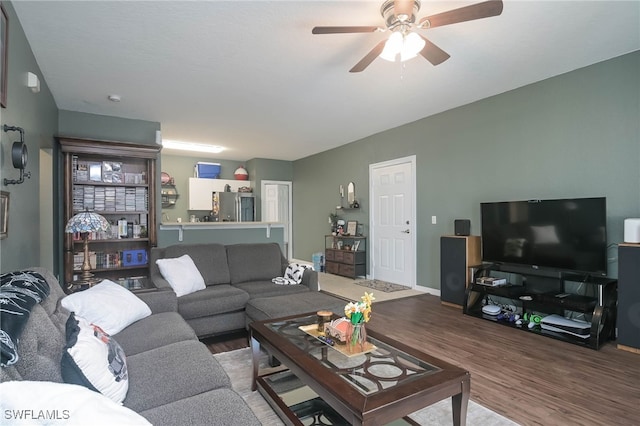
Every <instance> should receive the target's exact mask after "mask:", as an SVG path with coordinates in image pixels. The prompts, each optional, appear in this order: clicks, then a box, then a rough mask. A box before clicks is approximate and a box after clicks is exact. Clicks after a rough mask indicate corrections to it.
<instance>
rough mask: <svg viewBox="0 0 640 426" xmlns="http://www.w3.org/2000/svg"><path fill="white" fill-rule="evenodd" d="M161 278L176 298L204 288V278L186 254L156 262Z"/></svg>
mask: <svg viewBox="0 0 640 426" xmlns="http://www.w3.org/2000/svg"><path fill="white" fill-rule="evenodd" d="M156 264H157V265H158V269H160V273H161V274H162V277H163V278H164V279H165V280H167V282H168V283H169V285H170V286H171V288H172V289H173V291H175V292H176V295H177V296H178V297H180V296H184V295H186V294H191V293H193V292H196V291H198V290H203V289H205V288H206V286H205V284H204V278H202V274H201V273H200V271H198V268H197V267H196V264H195V263H193V259H191V257H190V256H189V255H188V254H185V255H183V256H180V257H175V258H169V259H158V260H156Z"/></svg>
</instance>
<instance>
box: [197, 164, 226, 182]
mask: <svg viewBox="0 0 640 426" xmlns="http://www.w3.org/2000/svg"><path fill="white" fill-rule="evenodd" d="M195 174H196V177H197V178H201V179H219V178H220V163H205V162H202V161H198V162H197V163H196V167H195Z"/></svg>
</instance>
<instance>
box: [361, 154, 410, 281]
mask: <svg viewBox="0 0 640 426" xmlns="http://www.w3.org/2000/svg"><path fill="white" fill-rule="evenodd" d="M369 180H370V195H371V200H372V209H371V213H370V215H371V217H370V219H369V223H370V234H371V235H370V239H371V240H370V241H371V256H372V258H371V263H370V264H371V265H372V276H373V278H375V279H378V280H383V281H388V282H392V283H396V284H402V285H406V286H408V287H411V288H413V287H414V286H415V284H416V266H415V258H416V238H415V235H416V232H415V228H416V227H415V221H416V218H415V216H416V213H415V204H416V196H415V188H416V183H415V156H411V157H406V158H401V159H397V160H392V161H387V162H384V163H378V164H372V165H370V166H369Z"/></svg>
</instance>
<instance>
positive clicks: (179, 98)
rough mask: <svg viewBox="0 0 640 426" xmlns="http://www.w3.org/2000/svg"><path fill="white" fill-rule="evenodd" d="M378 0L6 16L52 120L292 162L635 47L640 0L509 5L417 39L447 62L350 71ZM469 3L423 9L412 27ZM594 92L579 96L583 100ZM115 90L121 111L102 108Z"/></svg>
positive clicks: (37, 9) (129, 4)
mask: <svg viewBox="0 0 640 426" xmlns="http://www.w3.org/2000/svg"><path fill="white" fill-rule="evenodd" d="M381 3H382V0H378V1H237V0H236V1H211V0H210V1H195V2H187V1H121V2H116V1H67V2H65V1H40V2H39V1H24V0H14V1H13V6H14V8H15V10H16V12H17V15H18V17H19V20H20V22H21V24H22V27H23V28H24V31H25V33H26V35H27V38H28V40H29V43H30V45H31V48H32V49H33V53H34V55H35V57H36V59H37V61H38V65H39V66H40V69H41V71H42V73H43V75H44V79H45V80H46V82H47V84H48V85H49V88H50V90H51V92H52V94H53V97H54V98H55V102H56V104H57V106H58V108H60V109H64V110H71V111H81V112H88V113H94V114H103V115H112V116H118V117H126V118H134V119H143V120H152V121H158V122H160V123H161V124H162V136H163V138H166V139H178V140H187V141H195V142H202V143H210V144H214V145H223V146H225V147H227V148H228V149H227V151H225V152H224V153H222V154H217V155H215V158H219V159H233V160H238V161H244V160H247V159H251V158H273V159H282V160H295V159H299V158H303V157H306V156H308V155H311V154H314V153H317V152H321V151H325V150H327V149H330V148H333V147H336V146H340V145H343V144H346V143H349V142H352V141H355V140H358V139H361V138H364V137H366V136H369V135H372V134H375V133H378V132H380V131H383V130H385V129H389V128H393V127H397V126H401V125H403V124H406V123H409V122H412V121H415V120H418V119H420V118H423V117H427V116H430V115H433V114H436V113H439V112H442V111H446V110H448V109H451V108H455V107H457V106H460V105H464V104H468V103H470V102H474V101H477V100H479V99H482V98H486V97H489V96H492V95H496V94H499V93H503V92H506V91H509V90H512V89H515V88H517V87H521V86H524V85H527V84H530V83H533V82H536V81H540V80H543V79H546V78H549V77H552V76H555V75H559V74H562V73H566V72H568V71H571V70H574V69H578V68H581V67H585V66H587V65H591V64H594V63H597V62H601V61H603V60H607V59H610V58H613V57H616V56H620V55H623V54H625V53H629V52H632V51H636V50H638V49H640V2H639V1H637V0H633V1H631V0H626V1H584V0H582V1H577V0H572V1H523V0H517V1H516V0H507V1H505V2H504V10H503V12H502V15H501V16H497V17H492V18H487V19H481V20H476V21H471V22H464V23H459V24H455V25H450V26H444V27H438V28H433V29H430V30H423V31H421V34H423V35H424V36H426V37H427V38H428V39H429V40H431V41H432V42H433V43H435V44H436V45H438V46H439V47H440V48H442V49H443V50H445V51H446V52H447V53H449V54H450V55H451V58H450V59H449V60H448V61H446V62H444V63H442V64H441V65H438V66H433V65H431V64H430V63H429V62H427V61H426V60H425V59H423V58H422V57H417V58H416V59H413V60H411V61H408V62H406V63H404V64H403V65H400V64H398V63H390V62H386V61H384V60H382V59H380V58H378V59H376V60H375V61H374V62H373V63H372V64H371V65H370V66H369V68H367V69H366V70H365V71H364V72H362V73H355V74H354V73H349V72H348V71H349V69H350V68H351V67H352V66H353V65H355V64H356V63H357V62H358V61H359V60H360V59H361V58H362V57H363V56H364V55H365V54H366V53H368V52H369V51H370V50H371V49H372V48H373V47H374V46H375V45H376V43H377V42H378V41H379V40H382V39H383V38H385V37H387V36H388V34H387V33H366V34H331V35H312V34H311V29H312V28H313V27H314V26H319V25H320V26H333V25H380V26H383V25H384V23H383V19H382V17H381V16H380V13H379V8H380V4H381ZM473 3H477V1H427V0H423V2H422V7H421V10H420V12H419V13H418V18H421V17H423V16H427V15H432V14H434V13H438V12H442V11H446V10H449V9H453V8H457V7H461V6H465V5H468V4H473ZM587 89H588V88H585V90H587ZM109 94H118V95H120V96H121V98H122V101H121V102H119V103H114V102H111V101H109V100H108V99H107V96H108V95H109Z"/></svg>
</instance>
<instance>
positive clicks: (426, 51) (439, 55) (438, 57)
mask: <svg viewBox="0 0 640 426" xmlns="http://www.w3.org/2000/svg"><path fill="white" fill-rule="evenodd" d="M418 35H420V34H418ZM420 37H422V36H420ZM422 39H423V40H424V42H425V44H424V47H423V48H422V50H421V51H420V54H421V55H422V56H424V58H425V59H426V60H427V61H429V62H431V63H432V64H433V65H439V64H441V63H443V62H444V61H446V60H447V59H449V58H450V57H451V56H449V54H448V53H447V52H445V51H444V50H442V49H440V48H439V47H438V46H436V45H435V44H433V43H431V42H430V41H429V40H427V39H426V38H424V37H422Z"/></svg>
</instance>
